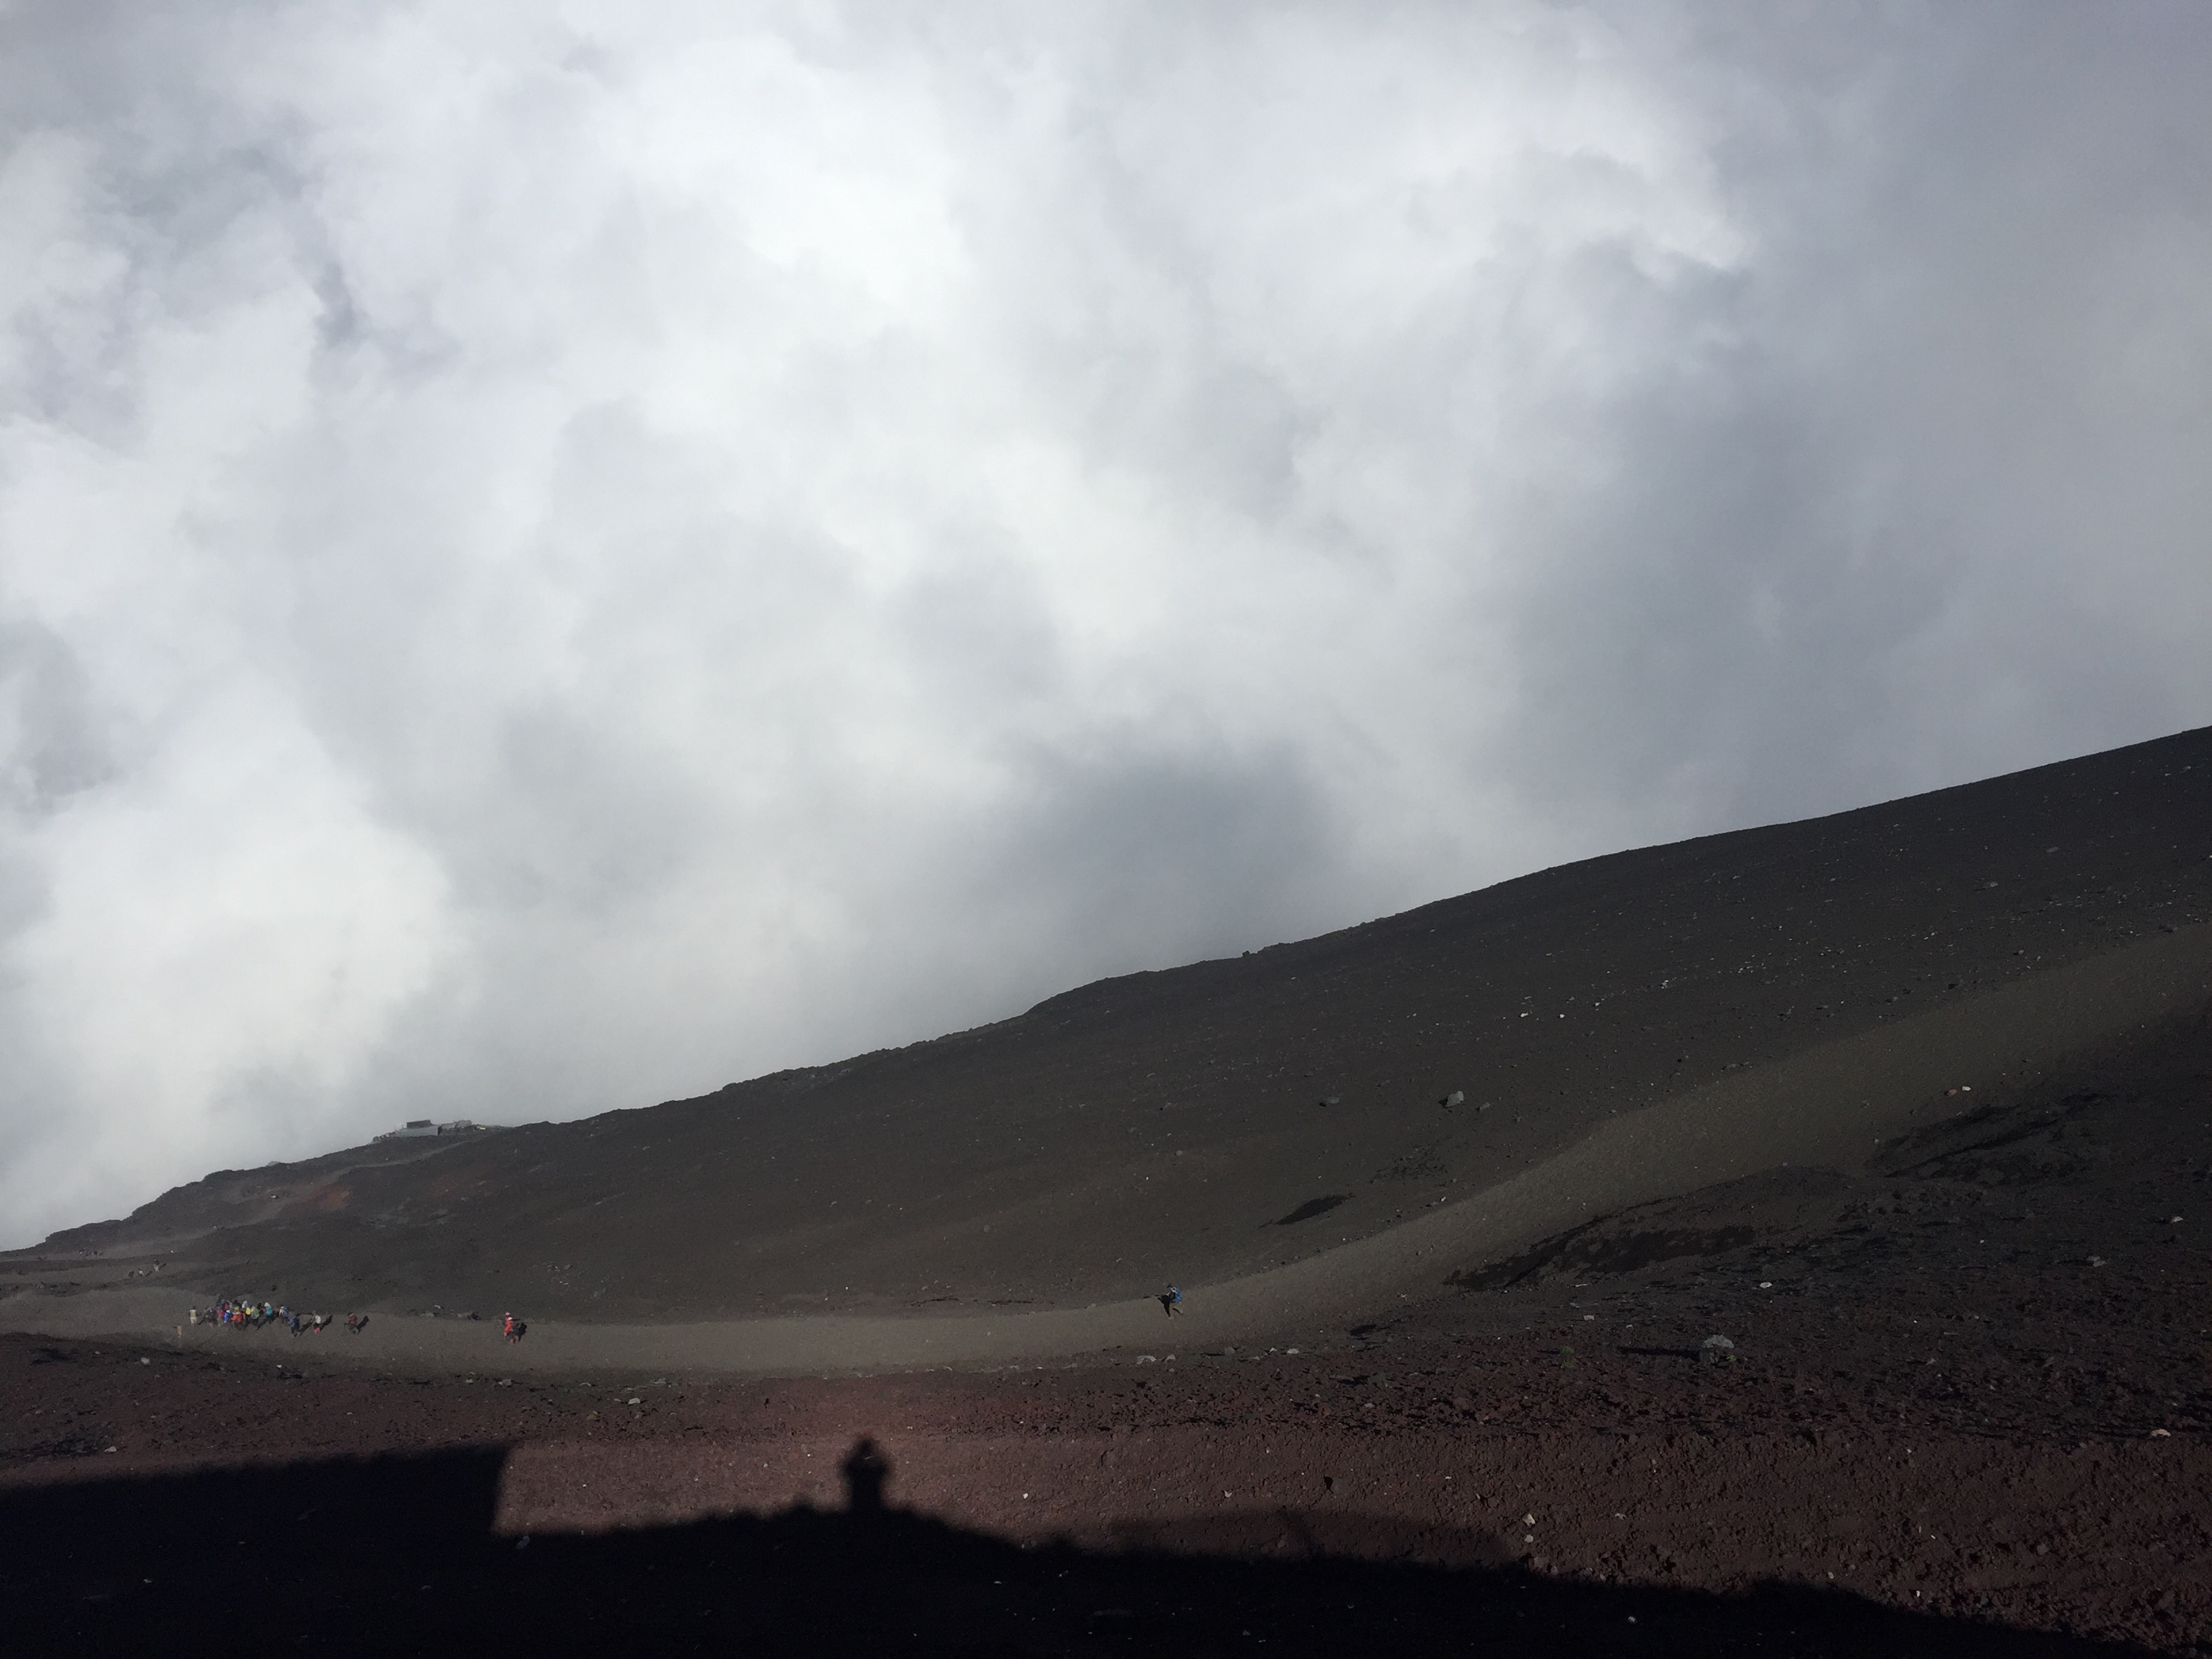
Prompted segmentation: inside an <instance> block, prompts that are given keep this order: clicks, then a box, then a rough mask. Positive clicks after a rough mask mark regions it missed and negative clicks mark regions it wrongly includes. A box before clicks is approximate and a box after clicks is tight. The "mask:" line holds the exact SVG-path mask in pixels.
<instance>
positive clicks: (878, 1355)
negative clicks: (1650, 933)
mask: <svg viewBox="0 0 2212 1659" xmlns="http://www.w3.org/2000/svg"><path fill="white" fill-rule="evenodd" d="M2209 997H2212V924H2200V925H2197V926H2195V927H2185V928H2182V929H2179V930H2178V931H2177V932H2174V933H2162V934H2160V935H2157V936H2154V937H2153V938H2151V939H2145V940H2141V941H2138V942H2136V943H2135V944H2133V945H2129V946H2126V947H2124V948H2123V949H2121V950H2118V951H2112V952H2110V953H2108V954H2106V955H2104V956H2101V957H2096V958H2094V959H2093V960H2091V961H2088V962H2084V963H2075V964H2072V965H2070V966H2068V967H2064V968H2060V969H2054V970H2051V971H2050V972H2047V973H2044V974H2040V975H2036V976H2034V977H2033V978H2030V979H2027V980H2022V981H2016V982H2015V983H2013V984H2010V985H2008V986H2006V987H2002V988H2001V989H1999V990H1996V991H1994V992H1991V993H1989V994H1985V995H1983V996H1980V997H1977V998H1973V999H1972V1000H1964V1001H1961V1002H1960V1003H1957V1004H1954V1005H1952V1006H1948V1007H1944V1008H1940V1009H1937V1010H1935V1011H1932V1012H1928V1013H1923V1014H1919V1015H1916V1016H1913V1017H1911V1018H1902V1019H1899V1020H1898V1021H1896V1022H1895V1023H1894V1024H1891V1025H1888V1026H1887V1027H1884V1028H1881V1029H1878V1030H1873V1031H1869V1032H1864V1033H1862V1034H1860V1035H1857V1036H1851V1037H1847V1038H1844V1039H1841V1040H1839V1041H1836V1042H1828V1043H1823V1044H1820V1045H1816V1046H1814V1047H1813V1048H1808V1049H1805V1050H1803V1051H1802V1052H1801V1053H1799V1054H1795V1055H1792V1056H1790V1058H1788V1059H1786V1060H1781V1061H1778V1062H1777V1063H1775V1064H1772V1065H1770V1066H1765V1067H1762V1068H1759V1069H1758V1070H1754V1071H1747V1072H1745V1073H1741V1075H1739V1076H1737V1077H1735V1078H1731V1079H1725V1080H1723V1081H1722V1082H1719V1083H1716V1084H1713V1085H1708V1086H1706V1087H1705V1088H1701V1089H1698V1090H1695V1091H1691V1092H1689V1093H1686V1094H1684V1095H1681V1096H1679V1097H1675V1098H1674V1099H1671V1100H1668V1101H1664V1102H1662V1103H1659V1104H1658V1105H1656V1106H1652V1107H1650V1108H1647V1109H1644V1110H1642V1111H1638V1112H1632V1113H1625V1114H1622V1115H1620V1116H1618V1117H1615V1118H1613V1119H1611V1120H1609V1121H1607V1122H1605V1123H1604V1124H1603V1125H1602V1126H1601V1127H1600V1128H1598V1129H1597V1130H1596V1131H1595V1133H1592V1134H1590V1135H1589V1136H1587V1137H1585V1138H1584V1139H1583V1140H1582V1141H1581V1142H1579V1143H1578V1144H1577V1145H1576V1146H1572V1147H1571V1148H1569V1149H1568V1150H1567V1151H1566V1152H1564V1153H1562V1154H1560V1155H1559V1156H1557V1157H1555V1158H1551V1159H1549V1160H1547V1162H1546V1163H1544V1164H1541V1165H1539V1166H1537V1167H1536V1168H1534V1169H1532V1170H1528V1171H1526V1172H1525V1173H1523V1174H1522V1175H1519V1176H1515V1177H1513V1178H1512V1179H1510V1180H1508V1181H1505V1182H1501V1183H1499V1184H1498V1185H1496V1186H1493V1187H1492V1188H1488V1189H1486V1191H1484V1192H1481V1193H1479V1194H1474V1196H1472V1197H1469V1198H1468V1199H1465V1200H1460V1201H1458V1202H1455V1203H1453V1204H1450V1205H1449V1206H1442V1207H1439V1208H1437V1209H1436V1210H1434V1211H1432V1212H1430V1213H1429V1214H1426V1215H1424V1216H1421V1217H1419V1218H1416V1219H1414V1220H1412V1221H1409V1222H1407V1223H1405V1224H1403V1225H1399V1226H1396V1227H1394V1228H1392V1229H1390V1230H1389V1231H1386V1232H1383V1233H1381V1234H1377V1235H1374V1236H1372V1237H1367V1238H1364V1239H1360V1240H1358V1241H1355V1242H1353V1243H1349V1244H1346V1245H1344V1246H1341V1247H1340V1248H1339V1249H1334V1250H1328V1251H1325V1252H1323V1253H1322V1254H1321V1255H1316V1256H1311V1257H1309V1258H1307V1259H1305V1260H1304V1261H1297V1262H1294V1263H1291V1264H1290V1265H1288V1266H1285V1267H1278V1268H1273V1269H1270V1270H1268V1271H1267V1272H1264V1273H1254V1274H1251V1275H1249V1276H1247V1277H1244V1278H1241V1279H1230V1280H1227V1281H1225V1282H1223V1283H1219V1284H1215V1285H1205V1286H1194V1287H1187V1288H1186V1301H1185V1304H1184V1313H1183V1316H1182V1317H1181V1318H1176V1319H1169V1318H1167V1317H1165V1316H1164V1311H1163V1310H1162V1308H1161V1305H1160V1304H1159V1303H1158V1301H1157V1300H1154V1299H1151V1298H1146V1299H1143V1300H1134V1301H1121V1302H1114V1303H1108V1304H1097V1305H1092V1306H1088V1307H1081V1308H1061V1309H1054V1310H1046V1311H1039V1312H1022V1313H1009V1314H1007V1315H1006V1316H988V1315H986V1316H961V1317H929V1316H914V1317H906V1318H887V1317H856V1316H834V1315H831V1316H799V1317H787V1318H777V1319H764V1320H749V1321H737V1322H709V1323H690V1324H597V1323H594V1324H584V1323H572V1322H551V1321H542V1322H541V1321H532V1322H530V1330H529V1334H528V1336H527V1339H526V1340H525V1341H524V1342H522V1343H520V1345H508V1344H506V1343H504V1342H502V1341H501V1338H500V1334H499V1329H498V1327H497V1325H496V1324H495V1323H491V1322H465V1321H461V1320H454V1319H442V1320H432V1319H424V1318H420V1317H415V1318H404V1317H399V1316H392V1315H389V1314H384V1315H378V1316H374V1318H373V1320H372V1322H371V1325H370V1327H369V1328H368V1331H367V1333H366V1334H362V1335H361V1336H359V1337H355V1336H351V1335H349V1334H346V1333H345V1332H343V1330H337V1331H331V1332H327V1333H325V1334H322V1335H320V1336H318V1337H315V1338H313V1339H308V1340H312V1341H313V1342H314V1343H315V1345H316V1346H315V1348H314V1349H313V1355H314V1358H315V1359H316V1361H317V1362H318V1363H319V1364H334V1363H335V1364H362V1365H368V1366H374V1367H379V1368H388V1367H390V1366H392V1365H394V1364H411V1365H418V1366H435V1367H444V1368H452V1369H458V1370H482V1369H488V1368H489V1369H497V1370H502V1371H505V1372H507V1373H509V1374H513V1375H524V1374H535V1375H557V1374H562V1373H569V1372H583V1371H592V1370H635V1369H640V1368H642V1369H647V1370H711V1371H721V1372H727V1373H735V1374H744V1375H756V1376H777V1375H810V1374H823V1373H833V1372H851V1371H866V1370H909V1369H917V1368H931V1367H936V1366H963V1367H968V1366H978V1365H994V1364H1013V1363H1017V1362H1022V1361H1031V1360H1037V1359H1042V1358H1055V1357H1060V1356H1066V1355H1074V1354H1085V1353H1097V1352H1106V1351H1109V1350H1125V1351H1126V1350H1146V1351H1172V1350H1173V1349H1174V1348H1175V1347H1176V1346H1177V1345H1184V1346H1192V1347H1196V1346H1207V1345H1219V1344H1223V1343H1232V1342H1244V1341H1250V1340H1275V1341H1279V1342H1297V1341H1299V1340H1302V1339H1304V1340H1313V1339H1316V1338H1318V1337H1320V1336H1322V1334H1324V1333H1325V1332H1328V1331H1331V1330H1337V1329H1341V1328H1343V1327H1344V1326H1345V1325H1346V1323H1350V1322H1359V1321H1362V1320H1371V1319H1374V1318H1376V1317H1379V1316H1384V1315H1386V1314H1388V1313H1389V1312H1391V1311H1393V1310H1399V1309H1402V1308H1403V1307H1405V1306H1406V1305H1407V1304H1410V1303H1413V1302H1417V1301H1419V1300H1423V1299H1426V1298H1429V1297H1435V1296H1437V1295H1439V1294H1443V1293H1444V1292H1445V1289H1446V1286H1445V1280H1446V1279H1447V1276H1448V1275H1449V1273H1453V1272H1455V1271H1458V1270H1463V1269H1466V1268H1469V1267H1477V1266H1480V1265H1481V1264H1484V1263H1486V1262H1489V1261H1496V1260H1498V1259H1499V1258H1501V1257H1504V1256H1505V1255H1510V1254H1511V1253H1512V1252H1513V1251H1515V1250H1516V1249H1520V1248H1522V1247H1524V1246H1526V1245H1527V1244H1528V1243H1531V1242H1533V1241H1534V1240H1536V1239H1539V1238H1542V1237H1549V1236H1551V1235H1553V1234H1556V1233H1558V1232H1559V1231H1564V1230H1565V1229H1566V1228H1569V1227H1571V1226H1574V1225H1577V1224H1579V1223H1581V1222H1583V1221H1585V1220H1588V1219H1590V1218H1593V1217H1595V1216H1601V1215H1605V1214H1608V1213H1611V1212H1614V1211H1617V1210H1620V1209H1623V1208H1626V1207H1627V1206H1632V1205H1636V1204H1641V1203H1646V1202H1650V1201H1651V1200H1656V1199H1661V1198H1665V1197H1669V1196H1673V1195H1674V1194H1681V1193H1685V1192H1689V1191H1692V1190H1694V1189H1697V1188H1702V1187H1707V1186H1710V1185H1712V1184H1713V1183H1716V1182H1723V1181H1728V1180H1731V1179H1734V1178H1736V1177H1740V1176H1750V1175H1754V1174H1758V1173H1759V1172H1761V1171H1764V1170H1773V1169H1777V1168H1781V1167H1786V1166H1790V1165H1793V1164H1795V1165H1817V1166H1824V1167H1829V1168H1838V1169H1853V1168H1856V1167H1857V1165H1858V1164H1860V1163H1861V1162H1862V1161H1863V1159H1864V1158H1866V1157H1867V1156H1868V1155H1869V1153H1870V1152H1873V1151H1875V1149H1876V1148H1878V1147H1879V1146H1880V1145H1881V1141H1882V1140H1883V1139H1885V1138H1889V1137H1893V1136H1895V1135H1897V1134H1899V1133H1905V1132H1906V1131H1908V1130H1911V1129H1914V1128H1917V1127H1924V1126H1925V1125H1927V1124H1929V1123H1931V1122H1935V1121H1941V1120H1942V1119H1944V1118H1946V1117H1949V1116H1952V1115H1957V1114H1958V1113H1960V1112H1961V1111H1964V1110H1966V1109H1972V1108H1973V1107H1975V1106H1977V1105H1979V1104H1984V1103H1994V1102H1999V1101H2003V1100H2007V1099H2009V1098H2013V1097H2017V1096H2018V1095H2019V1094H2020V1093H2021V1091H2023V1090H2026V1089H2028V1088H2032V1087H2033V1085H2035V1084H2036V1083H2037V1082H2038V1081H2039V1079H2042V1078H2043V1077H2044V1076H2045V1075H2046V1074H2047V1073H2049V1072H2050V1071H2051V1069H2052V1068H2054V1067H2056V1066H2060V1065H2062V1064H2063V1063H2065V1062H2067V1061H2068V1060H2071V1059H2074V1058H2076V1057H2078V1056H2080V1055H2081V1054H2084V1053H2085V1052H2089V1051H2093V1050H2095V1049H2097V1048H2100V1047H2102V1046H2104V1045H2106V1044H2110V1043H2115V1042H2124V1041H2126V1040H2128V1039H2130V1038H2131V1037H2134V1036H2138V1035H2140V1034H2142V1032H2145V1031H2147V1030H2151V1029H2154V1028H2155V1027H2157V1026H2158V1025H2159V1024H2161V1023H2163V1022H2165V1021H2166V1020H2169V1019H2171V1018H2173V1017H2174V1016H2175V1015H2176V1014H2178V1013H2180V1012H2187V1011H2193V1010H2195V1009H2197V1008H2201V1007H2202V1006H2203V1005H2204V1002H2205V1000H2206V999H2207V998H2209ZM1962 1090H1964V1091H1972V1092H1959V1091H1962ZM187 1300H188V1293H187V1292H185V1291H183V1290H182V1288H181V1287H179V1288H176V1289H171V1288H168V1287H164V1288H162V1289H161V1290H158V1291H156V1290H150V1289H145V1288H134V1289H121V1288H116V1289H103V1290H97V1291H87V1292H83V1293H80V1294H76V1295H70V1296H64V1297H52V1296H47V1295H42V1294H40V1293H38V1292H36V1291H21V1292H18V1293H17V1294H15V1295H14V1296H12V1297H9V1298H8V1299H7V1300H6V1301H5V1302H3V1303H0V1331H13V1332H21V1333H27V1334H44V1335H55V1336H74V1337H91V1336H106V1335H113V1336H129V1337H131V1338H134V1339H136V1340H143V1341H159V1340H161V1339H162V1338H164V1337H167V1338H169V1339H170V1340H171V1341H172V1342H173V1344H175V1345H176V1346H181V1347H185V1348H188V1349H191V1348H197V1349H201V1350H205V1351H209V1352H215V1351H217V1345H221V1349H220V1351H221V1352H241V1350H240V1346H239V1345H240V1342H241V1340H244V1341H246V1342H247V1343H251V1344H253V1345H255V1347H256V1351H260V1350H265V1351H266V1352H268V1353H269V1354H270V1356H271V1357H272V1358H273V1359H276V1360H281V1359H282V1358H283V1356H284V1355H286V1354H288V1353H289V1354H292V1355H295V1356H297V1355H299V1354H300V1353H301V1352H302V1351H301V1350H300V1349H298V1348H296V1347H295V1346H293V1345H294V1343H295V1341H296V1340H299V1339H294V1338H292V1337H290V1336H289V1334H283V1333H281V1332H277V1331H274V1330H271V1331H266V1332H261V1333H254V1334H248V1335H246V1336H245V1337H244V1338H241V1337H240V1334H238V1333H234V1332H218V1331H215V1330H210V1329H205V1328H200V1329H194V1328H191V1327H189V1326H186V1327H185V1328H182V1329H181V1330H179V1324H178V1322H179V1316H180V1315H181V1314H182V1312H183V1310H184V1304H185V1302H186V1301H187Z"/></svg>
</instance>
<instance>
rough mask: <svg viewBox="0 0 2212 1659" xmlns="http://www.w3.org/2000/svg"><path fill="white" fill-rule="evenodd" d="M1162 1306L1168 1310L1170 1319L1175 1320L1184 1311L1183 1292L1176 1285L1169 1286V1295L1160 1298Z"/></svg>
mask: <svg viewBox="0 0 2212 1659" xmlns="http://www.w3.org/2000/svg"><path fill="white" fill-rule="evenodd" d="M1160 1306H1161V1307H1163V1308H1164V1309H1166V1310H1167V1316H1168V1317H1169V1318H1170V1319H1173V1318H1174V1317H1175V1316H1176V1315H1177V1314H1179V1313H1181V1312H1182V1291H1179V1290H1177V1289H1176V1287H1175V1286H1174V1285H1169V1286H1168V1293H1167V1294H1166V1295H1165V1296H1164V1297H1161V1298H1160Z"/></svg>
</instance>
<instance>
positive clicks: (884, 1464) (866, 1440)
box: [843, 1434, 891, 1515]
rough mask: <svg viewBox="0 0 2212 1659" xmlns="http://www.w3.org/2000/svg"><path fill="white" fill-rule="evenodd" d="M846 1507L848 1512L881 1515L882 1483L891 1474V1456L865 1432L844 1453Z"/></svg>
mask: <svg viewBox="0 0 2212 1659" xmlns="http://www.w3.org/2000/svg"><path fill="white" fill-rule="evenodd" d="M843 1468H844V1472H845V1510H846V1513H847V1514H848V1515H881V1514H882V1513H883V1512H884V1483H885V1482H886V1481H888V1480H890V1478H891V1466H890V1459H889V1458H887V1457H885V1456H884V1454H883V1450H882V1449H881V1448H880V1447H878V1445H877V1444H876V1443H875V1442H874V1441H873V1440H872V1439H871V1438H870V1437H868V1436H866V1435H865V1434H864V1435H862V1436H861V1437H860V1438H859V1439H858V1440H856V1441H854V1443H853V1449H852V1450H851V1451H849V1452H847V1453H846V1454H845V1462H844V1464H843Z"/></svg>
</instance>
